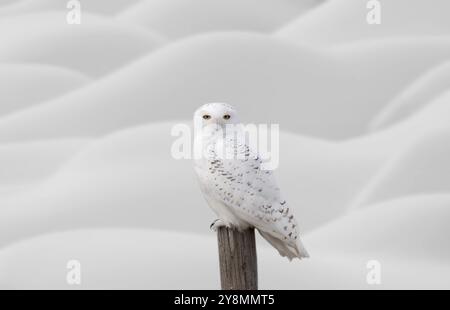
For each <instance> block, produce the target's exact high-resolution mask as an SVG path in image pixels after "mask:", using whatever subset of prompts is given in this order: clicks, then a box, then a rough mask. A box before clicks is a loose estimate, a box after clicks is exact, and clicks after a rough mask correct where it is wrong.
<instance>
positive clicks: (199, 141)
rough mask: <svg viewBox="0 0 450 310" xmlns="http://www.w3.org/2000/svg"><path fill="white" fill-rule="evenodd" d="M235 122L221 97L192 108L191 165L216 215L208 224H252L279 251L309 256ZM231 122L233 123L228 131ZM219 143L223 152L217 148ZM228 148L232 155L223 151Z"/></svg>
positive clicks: (240, 227) (269, 176)
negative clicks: (194, 154) (193, 153)
mask: <svg viewBox="0 0 450 310" xmlns="http://www.w3.org/2000/svg"><path fill="white" fill-rule="evenodd" d="M239 124H240V123H239V119H238V115H237V112H236V110H235V109H234V108H233V107H232V106H230V105H228V104H224V103H209V104H205V105H203V106H202V107H200V108H199V109H198V110H197V111H195V113H194V126H195V128H196V133H195V142H194V148H195V149H196V150H200V151H201V154H202V156H199V157H197V158H196V159H195V163H194V165H195V171H196V173H197V176H198V179H199V183H200V187H201V190H202V192H203V195H204V197H205V199H206V201H207V203H208V205H209V206H210V207H211V209H212V210H213V211H214V212H215V213H216V214H217V216H218V220H216V221H215V222H214V223H213V224H211V228H212V229H214V230H217V228H218V227H221V226H227V227H234V228H236V229H238V230H243V229H246V228H249V227H254V228H256V229H257V230H258V231H259V233H260V234H261V236H263V237H264V238H265V239H266V240H267V241H268V242H269V243H270V244H271V245H272V246H274V247H275V248H276V249H277V250H278V252H279V253H280V255H281V256H283V257H287V258H288V259H289V260H292V259H293V258H295V257H298V258H300V259H302V258H306V257H309V255H308V253H307V251H306V249H305V248H304V246H303V245H302V243H301V241H300V237H299V232H298V224H297V222H296V220H295V219H294V215H293V214H292V210H291V209H290V208H289V206H288V204H287V202H286V201H285V200H284V199H283V198H282V196H281V194H280V189H279V188H278V186H277V183H276V181H275V178H274V175H273V172H272V171H269V170H263V169H262V164H263V162H262V160H261V159H260V157H259V156H258V154H256V153H255V152H254V150H252V149H250V147H249V146H248V145H249V144H248V143H246V140H245V133H244V132H243V131H242V127H241V126H239ZM230 127H233V128H234V129H235V130H234V131H232V132H231V133H230V131H229V130H228V131H227V128H230ZM221 147H222V150H223V149H224V150H225V151H224V152H219V151H218V150H220V149H221ZM230 150H231V151H230ZM230 152H231V154H233V155H235V156H231V157H229V156H224V154H225V155H226V154H229V153H230ZM219 153H220V154H219ZM236 155H241V156H236Z"/></svg>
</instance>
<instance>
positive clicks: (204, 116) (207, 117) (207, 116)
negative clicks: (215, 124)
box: [203, 114, 211, 119]
mask: <svg viewBox="0 0 450 310" xmlns="http://www.w3.org/2000/svg"><path fill="white" fill-rule="evenodd" d="M210 118H211V115H208V114H205V115H203V119H210Z"/></svg>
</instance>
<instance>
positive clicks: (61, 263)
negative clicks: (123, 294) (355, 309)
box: [0, 0, 450, 289]
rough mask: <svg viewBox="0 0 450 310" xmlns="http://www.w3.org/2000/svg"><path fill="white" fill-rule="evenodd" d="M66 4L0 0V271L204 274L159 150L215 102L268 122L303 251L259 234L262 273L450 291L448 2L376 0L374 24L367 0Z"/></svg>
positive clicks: (39, 277)
mask: <svg viewBox="0 0 450 310" xmlns="http://www.w3.org/2000/svg"><path fill="white" fill-rule="evenodd" d="M431 2H432V3H431ZM81 3H82V23H81V25H68V24H67V21H66V15H67V13H68V10H67V8H66V2H65V1H61V0H0V288H3V289H50V288H56V289H80V288H81V289H110V288H111V289H133V288H134V289H136V288H137V289H218V288H219V278H218V276H219V272H218V253H217V244H216V239H215V235H214V233H212V232H211V231H210V230H209V224H210V223H211V221H212V220H213V219H214V215H213V213H212V212H211V211H210V210H209V208H208V207H207V205H206V203H205V202H204V201H203V198H202V197H201V195H200V191H199V189H198V188H197V185H196V183H195V182H194V181H193V180H194V172H193V169H192V163H191V162H189V161H186V160H181V161H176V160H174V159H173V158H172V157H171V154H170V147H171V144H172V142H173V141H174V140H175V138H174V137H172V136H171V135H170V131H171V128H172V126H173V125H174V124H176V123H180V122H184V123H187V124H189V123H190V122H191V116H192V113H193V111H194V110H195V109H196V108H197V107H198V106H200V105H202V104H203V103H206V102H211V101H221V102H228V103H230V104H233V105H234V106H236V107H237V108H238V110H239V111H240V113H241V116H242V119H243V120H245V121H248V122H257V123H259V122H261V123H279V124H280V127H281V129H282V133H281V144H280V147H281V149H280V155H281V159H280V160H281V162H280V167H279V170H278V173H277V175H278V179H279V182H280V185H281V188H282V190H283V192H284V194H285V195H286V196H287V198H288V201H289V202H290V205H291V206H292V207H293V208H294V209H295V210H294V213H295V214H296V216H297V218H298V219H299V222H300V223H301V226H302V230H303V233H304V240H305V244H306V246H307V248H308V251H309V252H310V254H311V259H309V260H305V261H301V262H300V261H298V260H296V261H294V262H291V263H289V262H288V261H287V260H285V259H283V258H281V257H279V256H278V253H277V252H276V251H275V250H274V249H272V248H270V247H269V246H268V244H267V243H266V242H264V241H262V240H261V238H259V237H258V238H259V239H258V259H259V262H258V263H259V282H260V288H262V289H316V288H321V289H347V288H352V289H379V288H383V289H417V288H425V289H432V288H433V289H434V288H438V289H449V288H450V242H449V241H448V239H449V237H450V226H449V220H450V36H449V35H450V19H449V18H448V14H449V13H450V2H449V1H448V0H433V1H425V0H385V1H383V0H382V1H381V3H382V23H381V24H380V25H369V24H368V23H367V21H366V15H367V13H368V11H369V10H368V9H367V8H366V4H367V1H366V0H323V1H321V0H214V1H213V0H126V1H125V0H88V1H81ZM73 259H75V260H78V261H80V263H81V266H82V283H81V285H79V286H71V285H68V283H67V282H66V274H67V272H68V269H67V268H66V264H67V262H68V261H70V260H73ZM370 260H377V261H379V262H380V264H381V285H369V284H368V283H367V281H366V277H367V274H368V272H369V269H368V268H367V266H366V265H367V262H368V261H370Z"/></svg>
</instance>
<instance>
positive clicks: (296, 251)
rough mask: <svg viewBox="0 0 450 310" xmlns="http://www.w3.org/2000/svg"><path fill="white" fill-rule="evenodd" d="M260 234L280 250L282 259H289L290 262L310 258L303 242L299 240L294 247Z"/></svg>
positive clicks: (264, 233) (270, 236) (265, 234)
mask: <svg viewBox="0 0 450 310" xmlns="http://www.w3.org/2000/svg"><path fill="white" fill-rule="evenodd" d="M259 233H260V234H261V236H262V237H263V238H264V239H266V240H267V241H268V242H269V243H270V244H271V245H272V246H273V247H274V248H275V249H277V250H278V252H279V253H280V255H281V256H282V257H287V258H288V259H289V260H290V261H292V259H294V258H298V259H302V258H308V257H309V254H308V252H307V251H306V249H305V247H304V246H303V244H302V242H301V241H300V240H298V242H297V243H296V244H295V246H292V245H290V244H287V243H286V242H283V241H282V240H280V239H278V238H276V237H274V236H272V235H270V234H268V233H266V232H263V231H260V230H259Z"/></svg>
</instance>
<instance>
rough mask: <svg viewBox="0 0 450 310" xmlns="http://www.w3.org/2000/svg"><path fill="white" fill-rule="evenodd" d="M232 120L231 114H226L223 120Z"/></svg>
mask: <svg viewBox="0 0 450 310" xmlns="http://www.w3.org/2000/svg"><path fill="white" fill-rule="evenodd" d="M230 118H231V116H230V115H229V114H225V115H224V116H223V119H226V120H229V119H230Z"/></svg>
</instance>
